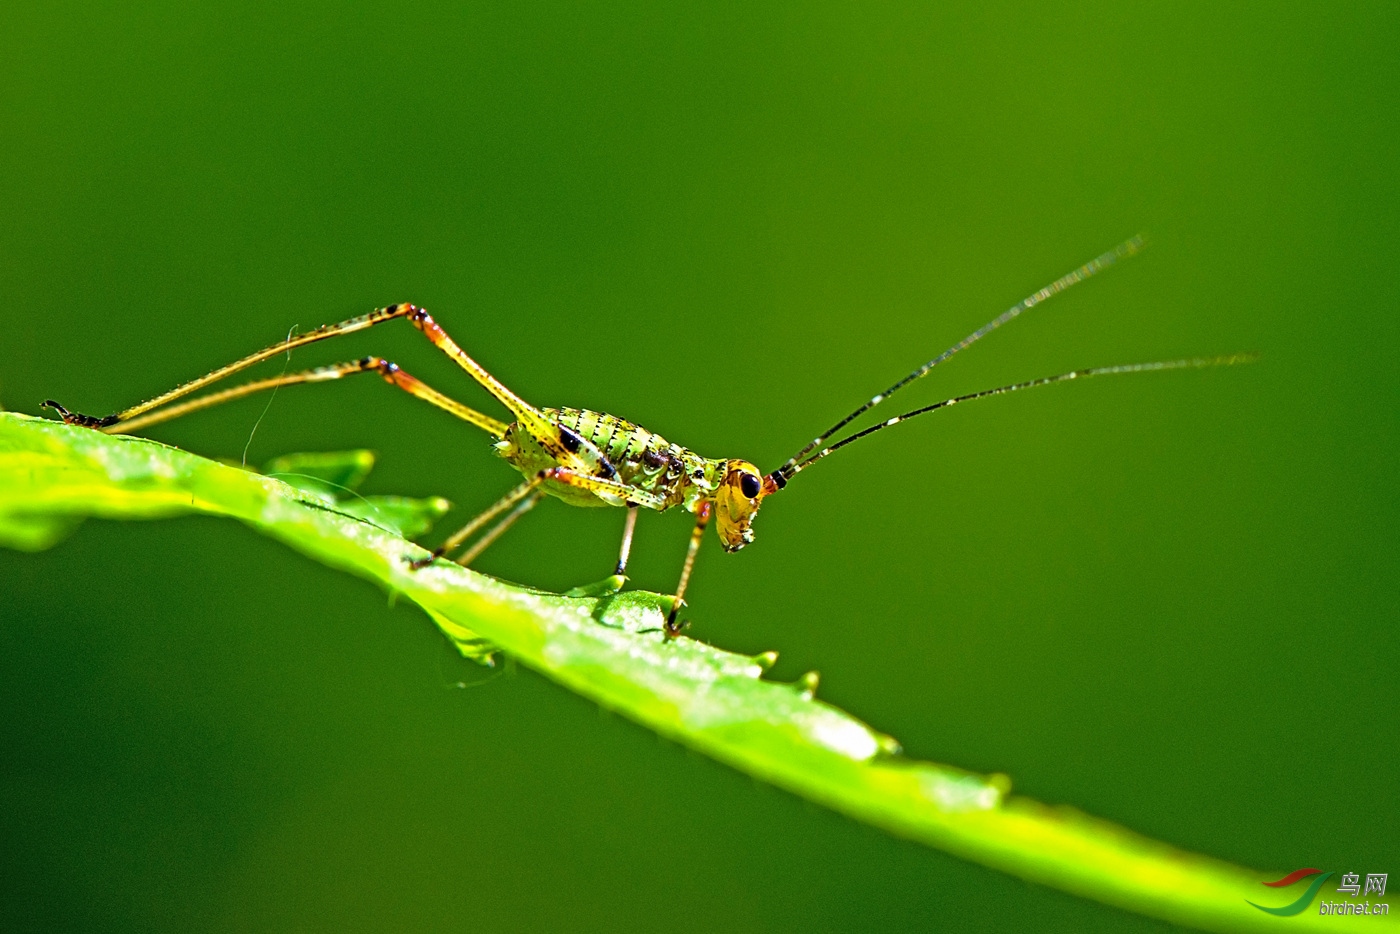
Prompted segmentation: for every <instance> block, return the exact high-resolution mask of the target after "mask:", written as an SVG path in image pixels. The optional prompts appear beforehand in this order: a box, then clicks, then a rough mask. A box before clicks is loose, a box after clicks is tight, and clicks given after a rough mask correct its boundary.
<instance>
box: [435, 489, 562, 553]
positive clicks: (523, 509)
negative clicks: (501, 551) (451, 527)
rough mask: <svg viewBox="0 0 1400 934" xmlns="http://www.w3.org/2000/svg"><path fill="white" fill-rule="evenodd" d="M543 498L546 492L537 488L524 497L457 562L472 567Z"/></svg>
mask: <svg viewBox="0 0 1400 934" xmlns="http://www.w3.org/2000/svg"><path fill="white" fill-rule="evenodd" d="M542 499H544V494H543V493H541V492H540V491H539V490H536V491H535V492H533V493H531V494H530V495H529V496H527V497H525V498H524V499H522V500H521V501H520V505H518V506H516V507H515V508H514V509H512V510H511V511H510V512H508V513H506V515H505V518H504V519H502V520H501V521H500V522H497V523H496V524H495V525H494V526H492V527H491V529H490V530H489V531H487V532H486V534H485V535H482V536H481V537H480V538H478V539H477V540H476V543H475V544H474V545H472V546H471V547H470V548H468V549H467V550H466V552H465V553H464V554H461V555H459V556H458V557H457V559H456V560H457V563H458V564H460V565H461V566H462V567H464V568H465V567H471V563H472V562H473V561H475V560H476V559H477V558H479V557H480V556H481V553H482V552H483V551H485V550H486V549H487V548H490V547H491V544H492V543H493V542H495V541H496V539H498V538H500V537H501V536H502V535H504V534H505V532H506V530H507V529H509V528H510V527H511V526H513V525H515V523H516V520H518V519H519V518H520V517H521V516H523V515H525V513H527V512H529V511H530V510H531V509H534V508H535V506H536V505H537V504H538V503H539V501H540V500H542Z"/></svg>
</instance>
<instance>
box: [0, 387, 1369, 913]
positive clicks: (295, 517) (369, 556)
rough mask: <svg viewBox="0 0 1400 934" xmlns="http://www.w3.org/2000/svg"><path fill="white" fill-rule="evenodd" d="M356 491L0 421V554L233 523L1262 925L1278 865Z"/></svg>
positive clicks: (571, 675) (1191, 908)
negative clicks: (138, 523) (196, 522)
mask: <svg viewBox="0 0 1400 934" xmlns="http://www.w3.org/2000/svg"><path fill="white" fill-rule="evenodd" d="M335 457H341V458H343V457H344V455H336V456H335ZM297 458H298V460H297V461H296V462H295V463H296V464H297V465H298V469H296V470H293V471H287V472H292V473H312V471H309V470H303V469H301V467H303V466H305V465H306V464H307V463H309V460H308V456H307V455H298V456H297ZM332 460H334V458H332ZM269 466H270V467H271V466H273V465H269ZM283 466H285V464H283ZM338 476H340V478H341V480H343V479H345V478H346V475H345V474H339V475H338ZM335 482H336V483H340V482H341V481H340V480H337V481H335ZM342 485H343V486H350V485H351V484H349V483H344V484H342ZM372 501H373V502H374V506H375V509H376V510H384V509H387V508H388V507H387V506H386V505H385V503H384V501H383V499H382V498H377V499H374V500H372ZM356 502H358V503H359V504H360V505H359V506H356V505H354V504H353V503H346V502H335V503H326V502H324V501H322V500H319V499H314V498H313V499H308V493H307V491H306V490H304V489H297V488H295V487H293V486H291V485H289V484H288V483H286V482H283V481H282V480H280V479H276V478H273V477H267V476H262V475H259V474H256V473H252V472H249V471H246V470H241V469H239V468H237V467H232V466H227V465H223V464H219V463H216V462H214V461H211V460H207V459H205V458H202V457H198V456H196V455H193V454H189V453H187V452H185V451H181V450H178V449H175V448H171V447H167V446H165V445H162V444H157V443H155V442H153V441H147V440H144V439H140V438H127V437H113V436H108V435H104V434H101V433H99V432H96V431H91V430H88V429H82V428H70V427H68V426H65V425H61V424H58V423H55V422H49V421H44V420H41V419H35V418H30V417H27V416H23V415H15V414H9V413H0V542H3V543H5V544H8V545H11V546H12V547H13V546H18V547H29V548H35V547H40V546H42V545H43V544H47V543H51V542H52V541H54V540H56V538H57V536H58V534H59V531H58V530H63V529H67V528H69V527H71V525H72V524H73V523H74V522H76V521H77V520H78V518H79V517H81V516H86V515H94V516H105V517H108V518H125V519H143V518H157V517H161V516H173V515H180V514H186V513H193V512H198V513H207V514H212V515H223V516H229V517H232V518H236V519H238V520H240V521H242V522H244V523H246V524H248V525H250V526H252V527H254V528H256V529H258V530H260V531H262V532H263V533H265V534H267V535H270V536H272V537H274V538H277V539H280V540H282V541H284V542H286V543H287V544H289V545H291V546H292V547H293V548H296V549H297V550H299V551H302V552H304V553H306V554H308V555H310V556H311V557H313V558H315V559H316V560H318V561H322V562H325V563H326V564H329V565H332V566H334V567H337V568H341V569H343V570H346V571H349V572H351V573H354V574H359V575H361V576H363V577H366V578H369V579H371V580H374V581H377V582H379V583H380V584H381V585H382V586H383V587H385V588H386V589H387V590H389V591H391V592H396V593H399V594H402V595H403V596H405V597H407V598H409V599H411V600H413V601H414V602H416V603H417V604H418V605H419V606H421V607H422V608H423V609H424V610H425V611H426V612H427V613H428V614H429V616H431V617H432V619H433V620H434V621H435V622H436V623H437V625H438V626H439V627H440V628H441V629H442V631H443V632H444V633H445V634H446V635H447V636H448V638H450V639H452V640H453V642H454V643H456V645H457V646H458V648H459V649H460V650H461V651H462V652H463V653H464V654H466V655H468V656H471V657H474V658H481V657H483V655H484V654H485V653H486V652H487V651H489V647H490V646H499V648H500V650H501V651H504V652H506V653H508V654H510V655H511V656H513V657H514V658H516V659H518V660H519V661H520V663H522V664H524V665H526V666H528V667H530V668H533V669H534V670H536V671H538V672H540V673H542V674H544V675H545V676H547V677H549V678H552V679H553V680H555V681H556V682H558V683H560V684H562V685H564V686H565V687H567V688H569V689H570V690H573V691H576V692H578V693H579V694H581V695H583V696H584V697H587V698H590V699H592V700H594V701H596V702H597V703H599V704H602V705H603V706H605V707H608V708H610V709H613V710H616V711H618V712H620V713H622V714H624V715H625V716H627V717H629V718H631V719H632V720H634V721H636V722H637V723H640V724H642V725H644V726H646V727H648V728H650V729H652V730H655V731H656V732H658V733H660V734H661V735H663V736H667V737H670V738H672V739H674V740H676V741H678V742H681V743H684V744H686V745H687V746H690V747H692V748H694V749H697V750H699V751H701V752H703V753H705V754H707V755H710V756H712V757H714V758H715V759H717V760H719V761H721V762H725V763H728V764H729V765H731V766H733V767H734V768H737V769H740V770H742V771H744V772H747V773H749V774H750V775H753V776H755V777H756V778H760V779H762V780H764V781H767V782H771V783H772V784H774V785H778V786H780V787H783V788H786V789H788V790H789V791H792V792H794V793H796V794H799V795H802V796H804V797H806V798H808V799H810V800H812V801H815V802H818V803H820V804H822V805H825V806H827V807H830V808H833V809H835V810H837V811H840V812H842V813H844V814H848V815H850V816H851V817H854V818H856V819H857V820H862V821H865V822H867V823H870V824H873V825H875V826H878V827H882V828H884V829H886V830H888V831H890V832H892V833H895V834H899V835H900V836H905V837H910V838H913V839H916V840H920V841H922V842H924V843H927V844H930V845H932V846H936V847H938V848H940V849H943V850H946V851H948V852H950V853H954V854H957V855H959V856H962V857H964V858H967V859H969V860H973V861H975V862H979V863H982V864H984V865H987V866H991V867H994V868H996V869H1000V870H1003V871H1005V872H1009V873H1012V874H1014V875H1017V876H1020V877H1022V878H1025V879H1029V880H1032V881H1035V882H1039V883H1042V884H1045V885H1049V886H1054V887H1056V888H1059V889H1062V890H1064V891H1067V892H1072V893H1075V894H1077V895H1082V896H1084V897H1086V898H1092V899H1096V900H1098V901H1101V902H1104V903H1106V904H1110V905H1116V906H1119V907H1122V908H1126V909H1129V910H1132V911H1137V912H1141V913H1143V914H1146V915H1151V916H1153V917H1158V918H1164V919H1167V920H1171V921H1175V922H1178V923H1181V924H1187V925H1192V926H1197V927H1202V928H1207V929H1211V930H1266V929H1274V928H1277V926H1278V925H1279V924H1280V921H1279V920H1278V919H1277V918H1275V917H1273V916H1272V915H1269V914H1266V913H1265V912H1262V911H1260V910H1259V909H1258V908H1255V907H1253V906H1252V905H1251V904H1250V903H1249V902H1248V901H1247V899H1254V900H1260V901H1261V902H1264V903H1267V902H1269V896H1270V895H1276V894H1277V893H1275V892H1274V891H1273V890H1271V889H1266V888H1263V887H1261V886H1260V882H1261V881H1264V880H1265V879H1268V878H1277V876H1278V875H1281V874H1282V872H1279V873H1276V874H1274V875H1266V876H1261V875H1260V874H1258V873H1255V872H1251V871H1249V870H1245V869H1241V868H1239V867H1235V866H1231V865H1229V864H1226V863H1223V862H1220V861H1217V860H1213V859H1210V858H1207V857H1204V856H1197V855H1194V854H1190V853H1185V852H1182V851H1180V850H1176V849H1173V848H1171V847H1169V846H1167V845H1166V844H1163V843H1158V842H1156V841H1153V840H1150V839H1147V838H1145V837H1141V836H1138V835H1137V834H1134V833H1132V832H1131V831H1128V830H1125V829H1123V828H1121V827H1117V826H1115V825H1112V824H1109V823H1106V822H1104V821H1100V820H1097V819H1095V818H1093V817H1089V816H1087V815H1084V814H1081V813H1080V812H1078V811H1075V810H1073V809H1071V808H1065V807H1048V806H1046V805H1043V804H1040V803H1038V802H1035V801H1032V800H1030V799H1027V798H1022V797H1016V796H1011V795H1010V794H1009V787H1010V782H1009V780H1008V779H1007V778H1006V777H1005V776H998V775H992V776H985V775H978V774H974V773H971V772H967V771H963V770H961V769H957V768H953V767H951V766H946V765H938V764H935V763H932V762H920V761H916V760H911V759H907V758H904V757H902V756H900V755H899V754H898V746H897V744H896V743H895V742H894V741H893V740H892V739H890V738H889V737H887V736H884V735H882V734H880V733H878V732H876V731H875V730H873V729H871V728H870V727H869V726H867V725H866V724H864V723H862V722H860V721H859V720H857V719H855V718H854V717H852V716H850V715H849V714H846V713H844V712H843V711H841V710H838V709H837V708H835V707H833V706H831V705H829V704H826V703H824V702H822V701H820V700H817V699H816V697H815V692H816V689H817V681H816V676H815V675H810V676H808V677H806V678H803V679H800V680H799V681H798V682H797V683H796V684H782V683H776V682H772V681H768V680H765V679H764V678H763V672H764V670H765V669H766V668H767V667H769V666H770V665H771V664H772V662H773V660H774V658H775V657H776V656H774V655H772V654H765V655H760V656H757V657H750V656H746V655H737V654H734V653H731V652H725V651H723V650H721V649H717V648H714V647H712V646H708V645H704V644H702V643H699V642H695V641H692V640H689V639H685V638H681V639H677V640H675V641H673V642H667V641H665V640H663V639H662V636H661V624H662V621H663V619H664V610H665V608H666V607H667V606H668V598H666V597H664V596H661V595H658V594H652V593H645V592H640V591H631V592H624V593H616V594H610V593H606V590H607V589H608V588H606V587H602V588H597V589H596V590H594V591H592V592H593V593H594V594H595V595H592V596H565V595H554V594H546V593H539V592H536V591H532V590H528V589H525V588H522V587H517V586H513V585H508V584H505V583H502V582H500V581H497V580H494V579H492V578H490V577H486V576H484V575H481V574H477V573H475V572H472V571H470V570H467V569H464V568H461V567H458V566H456V565H452V564H448V563H446V562H438V563H437V564H435V565H432V566H431V567H428V568H425V569H423V570H420V571H414V570H412V569H410V567H409V564H408V562H409V561H410V560H412V559H414V558H417V557H422V556H423V555H425V554H426V552H425V551H424V550H423V549H422V548H420V547H418V546H417V545H414V544H412V543H411V542H408V541H406V540H404V539H403V538H402V537H401V536H399V535H398V534H396V533H394V532H392V531H388V528H389V527H390V526H392V525H393V523H385V522H382V521H380V520H381V519H383V518H384V513H383V512H376V513H374V515H375V516H377V518H369V519H367V518H366V516H367V515H368V513H366V512H365V511H364V510H363V509H362V508H361V507H363V505H364V502H363V501H356ZM408 524H410V525H411V523H408ZM1286 868H1291V867H1285V869H1286ZM1329 920H1330V919H1326V918H1322V917H1320V916H1318V915H1317V914H1315V913H1312V912H1304V913H1303V914H1301V915H1299V916H1297V917H1295V918H1290V919H1288V921H1287V922H1286V923H1287V924H1288V925H1289V926H1290V929H1293V930H1305V929H1309V928H1316V929H1321V928H1323V927H1329V926H1330V925H1329V924H1328V922H1329ZM1376 920H1377V922H1378V923H1379V925H1380V929H1381V930H1386V929H1389V930H1394V929H1395V928H1396V924H1395V922H1394V921H1392V920H1391V919H1390V918H1384V919H1376ZM1372 926H1373V927H1374V924H1373V925H1372Z"/></svg>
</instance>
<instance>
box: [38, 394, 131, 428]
mask: <svg viewBox="0 0 1400 934" xmlns="http://www.w3.org/2000/svg"><path fill="white" fill-rule="evenodd" d="M43 407H44V408H46V409H53V410H54V411H55V412H57V413H58V415H59V417H60V418H62V419H63V424H65V425H77V426H78V427H79V428H107V427H109V426H111V425H115V424H116V423H117V416H115V415H106V416H103V417H102V418H97V417H95V416H92V415H84V414H83V413H82V412H70V411H68V410H67V409H65V408H64V407H63V406H61V405H59V404H58V403H57V402H55V401H53V400H52V399H45V400H44V403H43Z"/></svg>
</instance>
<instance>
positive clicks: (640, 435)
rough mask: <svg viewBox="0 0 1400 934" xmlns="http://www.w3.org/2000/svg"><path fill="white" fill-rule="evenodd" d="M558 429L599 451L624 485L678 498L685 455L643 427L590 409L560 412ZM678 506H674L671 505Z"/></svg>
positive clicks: (683, 472)
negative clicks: (560, 428)
mask: <svg viewBox="0 0 1400 934" xmlns="http://www.w3.org/2000/svg"><path fill="white" fill-rule="evenodd" d="M556 417H557V418H558V420H559V425H560V427H562V428H567V429H569V430H570V431H572V432H574V433H575V434H577V435H578V436H579V437H581V438H583V439H585V440H587V441H588V442H589V443H590V444H592V445H593V446H594V447H596V448H597V449H598V450H599V451H600V452H602V454H603V456H604V457H606V458H607V459H608V461H609V462H610V463H611V464H612V465H613V467H615V468H617V472H618V478H619V479H620V480H622V482H624V483H629V484H632V485H634V486H637V487H640V488H642V489H645V490H647V491H649V492H653V493H660V494H662V495H664V496H667V497H668V498H672V497H673V494H674V495H675V496H676V503H679V501H680V500H679V498H678V488H679V486H680V485H681V484H682V483H683V482H684V477H685V463H684V461H685V457H684V455H685V453H686V452H685V451H684V450H683V449H682V448H680V447H679V446H678V445H674V444H672V443H671V442H669V441H667V440H666V439H665V438H663V437H661V436H660V435H658V434H655V433H654V432H650V431H647V430H646V429H645V428H643V427H642V426H640V425H637V424H634V423H633V422H629V421H627V420H626V419H623V418H618V417H617V416H616V415H607V414H605V413H602V412H593V411H589V410H588V409H570V408H561V409H558V410H557V416H556ZM672 505H675V504H672Z"/></svg>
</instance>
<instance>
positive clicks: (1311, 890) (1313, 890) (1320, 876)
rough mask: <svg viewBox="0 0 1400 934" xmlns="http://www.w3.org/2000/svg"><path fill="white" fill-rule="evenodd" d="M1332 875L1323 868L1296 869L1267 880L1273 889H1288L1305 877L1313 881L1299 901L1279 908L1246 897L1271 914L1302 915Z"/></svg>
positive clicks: (1252, 903) (1283, 916)
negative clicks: (1277, 878) (1276, 878)
mask: <svg viewBox="0 0 1400 934" xmlns="http://www.w3.org/2000/svg"><path fill="white" fill-rule="evenodd" d="M1332 876H1333V873H1330V872H1323V871H1322V870H1321V869H1295V870H1293V871H1292V872H1290V873H1289V874H1288V875H1286V876H1284V877H1283V878H1282V879H1279V880H1278V881H1276V882H1265V883H1264V884H1265V885H1267V886H1268V887H1269V888H1271V889H1286V888H1288V887H1289V886H1290V885H1293V884H1294V883H1296V882H1301V881H1302V880H1303V879H1308V878H1311V879H1312V882H1311V883H1309V884H1308V888H1307V891H1305V892H1304V893H1303V894H1302V895H1300V896H1298V900H1297V901H1294V902H1289V903H1288V904H1287V905H1282V906H1280V907H1278V908H1269V907H1268V906H1266V905H1258V904H1255V903H1254V902H1249V899H1247V898H1246V899H1245V901H1247V902H1249V903H1250V904H1251V905H1254V907H1255V908H1258V909H1259V910H1260V911H1267V912H1268V913H1269V914H1271V915H1278V916H1279V917H1281V918H1287V917H1289V916H1290V915H1300V914H1302V913H1303V912H1304V911H1306V910H1307V907H1308V906H1309V905H1311V904H1312V903H1313V899H1315V898H1317V893H1318V890H1319V889H1321V888H1322V883H1324V882H1326V881H1327V880H1328V879H1330V878H1332Z"/></svg>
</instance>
